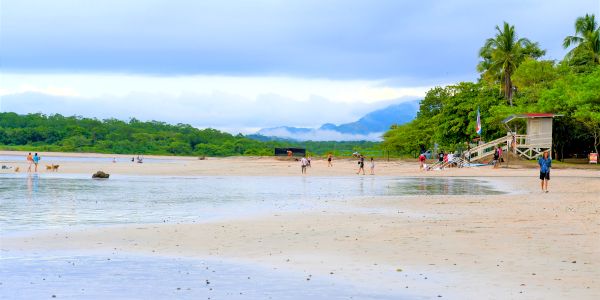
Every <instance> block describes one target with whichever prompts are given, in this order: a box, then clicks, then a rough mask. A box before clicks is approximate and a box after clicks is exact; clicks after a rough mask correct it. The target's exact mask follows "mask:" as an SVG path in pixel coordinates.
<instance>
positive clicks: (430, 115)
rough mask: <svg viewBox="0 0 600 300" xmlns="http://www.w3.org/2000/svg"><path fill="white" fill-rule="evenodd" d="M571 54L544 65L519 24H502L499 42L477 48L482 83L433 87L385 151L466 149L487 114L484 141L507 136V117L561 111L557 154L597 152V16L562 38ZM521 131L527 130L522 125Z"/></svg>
mask: <svg viewBox="0 0 600 300" xmlns="http://www.w3.org/2000/svg"><path fill="white" fill-rule="evenodd" d="M562 44H563V47H564V48H565V49H569V50H570V51H569V52H568V53H567V54H566V56H565V57H564V58H563V59H562V60H560V61H555V60H542V59H541V58H542V57H543V56H544V55H545V51H544V50H543V49H541V48H540V45H539V44H538V43H536V42H532V41H531V40H529V39H527V38H519V36H518V35H517V33H516V30H515V28H514V26H512V25H510V24H508V23H506V22H505V23H504V24H503V25H502V26H496V34H495V36H494V37H492V38H489V39H487V40H486V41H485V42H484V45H483V46H482V48H481V49H480V50H479V57H480V58H481V61H480V63H479V64H478V65H477V70H478V71H479V73H480V78H479V79H478V80H477V81H476V82H460V83H457V84H453V85H449V86H444V87H435V88H433V89H431V90H429V91H428V92H427V94H426V96H425V97H424V99H423V100H422V101H421V102H420V107H419V112H418V113H417V117H416V118H415V119H414V120H413V121H412V122H409V123H406V124H403V125H397V126H392V128H391V129H390V130H389V131H388V132H386V134H385V135H384V142H383V148H385V149H390V150H394V151H396V152H401V153H418V152H419V151H422V150H425V149H431V148H433V147H434V145H435V144H437V145H439V147H441V148H443V149H445V150H447V151H455V150H461V148H463V147H464V146H465V144H466V142H469V141H473V140H474V139H476V138H478V137H479V136H478V135H477V133H476V129H475V127H476V116H477V110H478V109H479V110H480V113H481V123H482V127H483V133H482V135H481V138H482V139H484V140H493V139H495V138H499V137H501V136H504V135H506V131H507V129H506V128H505V127H504V125H503V124H502V122H501V121H502V120H503V119H504V118H505V117H507V116H509V115H511V114H517V113H533V112H544V113H556V114H561V115H562V117H559V118H556V119H555V120H554V130H553V144H554V145H553V149H554V151H555V157H557V158H559V159H562V158H563V157H565V156H567V155H569V154H574V153H589V152H591V151H595V152H596V153H597V152H598V147H599V146H600V28H599V26H598V22H597V21H596V19H595V16H594V15H593V14H591V15H590V14H586V15H585V16H583V17H579V18H577V20H576V21H575V33H574V35H572V36H567V37H565V38H564V40H563V43H562ZM512 126H513V127H514V126H516V127H517V128H516V129H517V131H519V130H520V131H522V130H524V129H525V126H524V124H522V123H521V124H519V122H518V121H517V122H516V123H515V124H514V125H512Z"/></svg>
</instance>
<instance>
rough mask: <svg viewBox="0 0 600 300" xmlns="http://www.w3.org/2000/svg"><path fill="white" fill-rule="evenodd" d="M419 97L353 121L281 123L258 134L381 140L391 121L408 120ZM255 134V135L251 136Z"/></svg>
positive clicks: (395, 122) (417, 105) (398, 122)
mask: <svg viewBox="0 0 600 300" xmlns="http://www.w3.org/2000/svg"><path fill="white" fill-rule="evenodd" d="M418 108H419V102H418V101H411V102H403V103H399V104H394V105H390V106H387V107H385V108H382V109H378V110H375V111H372V112H370V113H368V114H366V115H365V116H363V117H362V118H360V119H358V120H357V121H355V122H351V123H345V124H340V125H335V124H331V123H326V124H323V125H321V127H319V128H303V127H292V126H280V127H273V128H264V129H261V130H259V131H258V132H257V135H259V136H264V137H277V138H289V139H295V140H314V141H325V140H336V141H344V140H347V141H356V140H369V141H378V140H381V134H383V133H384V132H385V131H387V130H388V129H389V128H390V126H392V125H393V124H404V123H407V122H410V121H411V120H412V119H414V118H415V117H416V115H417V110H418ZM252 137H253V138H257V137H256V136H252Z"/></svg>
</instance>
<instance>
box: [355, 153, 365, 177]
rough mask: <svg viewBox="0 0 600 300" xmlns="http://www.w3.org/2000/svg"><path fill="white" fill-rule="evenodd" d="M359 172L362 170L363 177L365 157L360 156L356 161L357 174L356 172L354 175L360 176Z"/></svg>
mask: <svg viewBox="0 0 600 300" xmlns="http://www.w3.org/2000/svg"><path fill="white" fill-rule="evenodd" d="M360 170H362V172H363V175H365V157H364V156H362V155H361V156H360V158H359V159H358V172H356V174H360Z"/></svg>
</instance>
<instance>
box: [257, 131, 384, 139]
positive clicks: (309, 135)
mask: <svg viewBox="0 0 600 300" xmlns="http://www.w3.org/2000/svg"><path fill="white" fill-rule="evenodd" d="M261 134H262V135H265V136H274V137H280V138H288V139H294V140H299V141H381V140H382V139H381V137H382V135H383V132H376V133H370V134H348V133H341V132H337V131H333V130H322V129H311V130H309V131H306V132H290V131H289V130H287V129H285V128H270V129H263V130H261Z"/></svg>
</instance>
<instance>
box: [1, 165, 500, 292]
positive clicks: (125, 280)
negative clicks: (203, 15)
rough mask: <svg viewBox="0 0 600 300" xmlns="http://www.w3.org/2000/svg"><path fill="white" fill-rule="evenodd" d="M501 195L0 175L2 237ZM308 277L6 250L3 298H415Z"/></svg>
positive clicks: (336, 183) (249, 181) (469, 182)
mask: <svg viewBox="0 0 600 300" xmlns="http://www.w3.org/2000/svg"><path fill="white" fill-rule="evenodd" d="M497 193H500V192H498V191H497V190H495V189H494V188H493V187H492V186H491V184H490V183H487V182H485V181H480V180H476V179H461V178H397V177H379V176H377V177H373V176H356V177H354V176H352V177H300V176H299V177H268V176H265V177H256V176H232V177H217V176H212V177H164V176H162V177H161V176H114V177H111V178H110V179H108V180H93V179H91V178H89V177H88V176H84V175H67V174H60V173H58V174H46V173H44V174H33V175H26V174H25V175H24V174H0V238H1V237H7V236H9V235H12V236H17V237H18V236H28V235H29V233H30V231H38V230H46V229H60V228H65V227H70V226H76V227H77V226H98V225H115V224H127V223H138V224H139V223H163V222H166V223H175V222H182V223H192V222H204V221H209V220H215V219H222V218H238V217H245V216H251V215H253V214H264V213H274V212H275V213H276V212H282V211H296V210H310V209H319V210H328V209H336V210H337V209H343V208H344V207H348V206H349V205H348V202H351V201H352V200H353V199H359V198H360V199H370V198H372V197H377V196H403V195H460V194H471V195H476V194H497ZM394 273H395V272H394ZM308 275H310V274H304V273H303V272H297V271H296V272H291V271H290V272H288V271H286V270H281V269H280V270H273V269H268V268H265V267H263V266H256V265H248V264H240V263H232V262H223V261H202V260H194V259H182V258H169V257H145V256H134V255H117V254H114V253H92V252H89V251H85V250H80V251H78V253H56V252H48V251H42V252H37V253H29V252H14V251H6V250H2V252H1V253H0V299H43V298H50V299H53V298H52V295H55V296H56V298H57V299H65V298H66V299H81V298H85V299H200V298H202V299H207V298H209V297H210V299H418V298H421V296H415V295H409V294H406V293H405V290H401V292H402V293H397V291H396V290H388V289H383V290H382V289H381V288H379V289H378V288H376V287H375V288H372V289H370V290H366V289H365V287H364V286H363V287H358V286H353V285H350V284H348V283H344V282H342V281H341V280H338V279H337V278H336V276H333V275H332V276H323V277H319V276H316V277H310V276H308ZM394 275H395V274H394ZM248 278H250V279H248ZM307 278H309V279H310V280H307ZM207 279H208V280H209V281H210V284H206V280H207ZM421 292H423V291H421ZM425 294H427V293H425Z"/></svg>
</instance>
